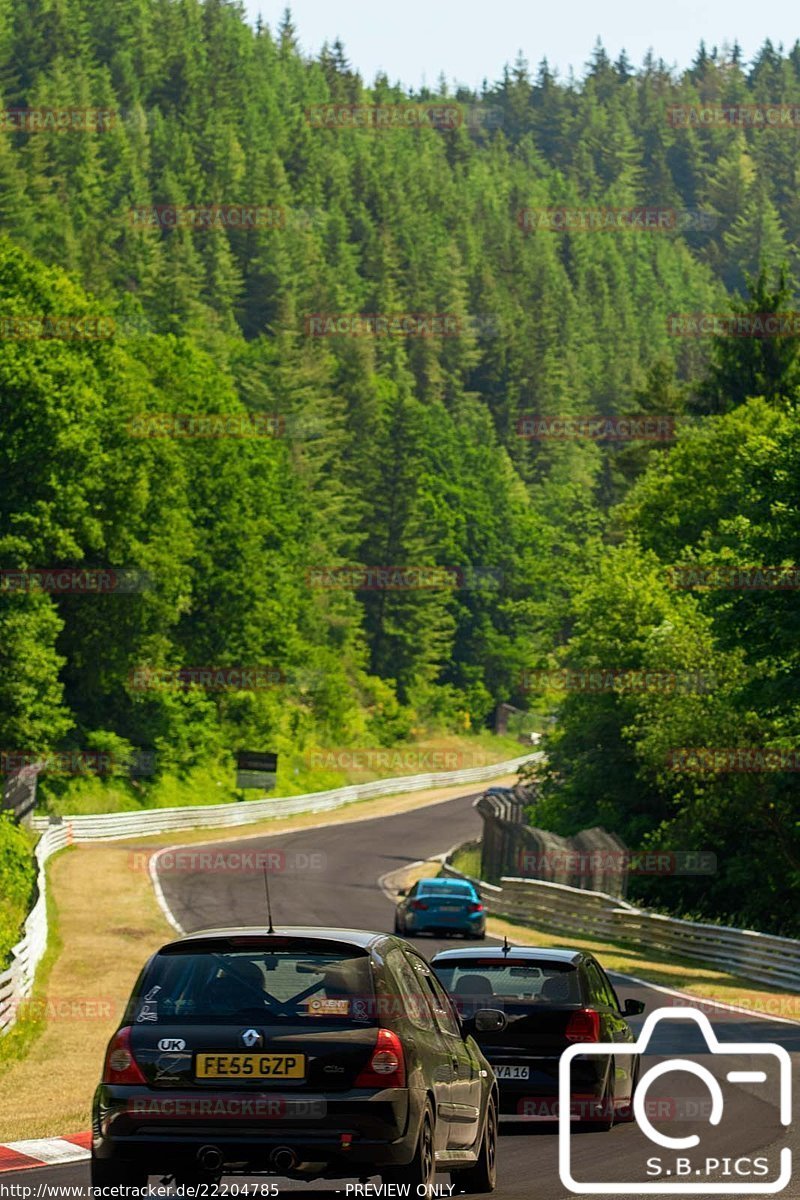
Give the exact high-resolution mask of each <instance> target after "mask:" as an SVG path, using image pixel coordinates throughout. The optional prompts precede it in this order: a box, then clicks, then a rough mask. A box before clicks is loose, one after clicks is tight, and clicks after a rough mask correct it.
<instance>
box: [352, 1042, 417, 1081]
mask: <svg viewBox="0 0 800 1200" xmlns="http://www.w3.org/2000/svg"><path fill="white" fill-rule="evenodd" d="M353 1086H354V1087H381V1088H385V1087H405V1086H406V1063H405V1058H404V1056H403V1044H402V1042H401V1041H400V1038H399V1037H398V1036H397V1034H396V1033H394V1032H393V1031H392V1030H391V1029H379V1030H378V1040H377V1042H376V1043H375V1049H374V1050H373V1051H372V1054H371V1055H370V1060H369V1062H368V1063H367V1065H366V1066H365V1067H364V1069H363V1071H360V1072H359V1074H358V1076H357V1078H356V1081H355V1084H354V1085H353Z"/></svg>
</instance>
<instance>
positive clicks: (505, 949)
mask: <svg viewBox="0 0 800 1200" xmlns="http://www.w3.org/2000/svg"><path fill="white" fill-rule="evenodd" d="M510 949H511V947H510V946H509V944H508V937H507V936H506V934H503V954H508V952H509V950H510Z"/></svg>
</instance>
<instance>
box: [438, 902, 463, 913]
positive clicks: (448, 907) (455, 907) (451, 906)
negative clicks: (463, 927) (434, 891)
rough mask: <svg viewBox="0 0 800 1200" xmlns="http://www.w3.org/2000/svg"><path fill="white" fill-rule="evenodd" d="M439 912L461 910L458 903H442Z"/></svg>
mask: <svg viewBox="0 0 800 1200" xmlns="http://www.w3.org/2000/svg"><path fill="white" fill-rule="evenodd" d="M439 912H461V909H460V908H459V907H458V905H457V904H442V905H441V907H440V908H439Z"/></svg>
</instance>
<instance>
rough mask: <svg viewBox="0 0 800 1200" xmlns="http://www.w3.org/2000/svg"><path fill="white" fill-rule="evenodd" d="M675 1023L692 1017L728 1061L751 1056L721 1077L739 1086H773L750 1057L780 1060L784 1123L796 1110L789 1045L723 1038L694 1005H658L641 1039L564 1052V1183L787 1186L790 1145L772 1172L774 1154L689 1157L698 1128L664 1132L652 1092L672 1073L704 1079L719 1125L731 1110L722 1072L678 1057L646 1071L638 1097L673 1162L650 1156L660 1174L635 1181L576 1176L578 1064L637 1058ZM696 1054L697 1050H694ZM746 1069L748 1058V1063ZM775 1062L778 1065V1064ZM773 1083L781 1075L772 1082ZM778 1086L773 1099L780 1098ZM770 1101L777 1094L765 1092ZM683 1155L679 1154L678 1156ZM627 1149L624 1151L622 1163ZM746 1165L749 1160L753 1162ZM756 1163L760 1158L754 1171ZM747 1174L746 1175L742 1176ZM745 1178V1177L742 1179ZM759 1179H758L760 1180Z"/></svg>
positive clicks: (642, 1126) (648, 1190) (645, 1189)
mask: <svg viewBox="0 0 800 1200" xmlns="http://www.w3.org/2000/svg"><path fill="white" fill-rule="evenodd" d="M671 1021H692V1022H694V1024H695V1025H696V1026H698V1027H699V1029H700V1032H701V1033H702V1035H703V1038H704V1040H705V1043H706V1047H707V1055H708V1056H709V1057H713V1056H714V1055H722V1056H724V1057H725V1058H726V1059H727V1058H729V1057H731V1058H741V1059H746V1067H747V1069H742V1070H728V1071H725V1072H723V1074H722V1078H724V1079H725V1080H727V1082H728V1083H730V1084H734V1085H737V1084H739V1085H741V1084H744V1085H748V1089H749V1090H752V1089H753V1088H754V1087H755V1086H757V1085H759V1084H764V1085H766V1084H768V1081H769V1076H768V1073H767V1071H766V1070H760V1069H759V1070H756V1069H753V1067H752V1062H751V1060H752V1059H753V1058H755V1059H756V1060H761V1062H762V1063H765V1062H766V1060H768V1059H770V1060H776V1059H777V1064H778V1095H777V1099H778V1114H779V1122H780V1124H781V1125H782V1126H784V1127H786V1126H788V1125H789V1124H790V1122H791V1116H792V1066H791V1059H790V1057H789V1053H788V1051H787V1050H786V1049H784V1047H783V1046H778V1045H777V1044H775V1043H774V1042H727V1041H726V1042H720V1041H719V1040H718V1039H717V1036H716V1034H715V1033H714V1030H713V1028H712V1026H711V1022H710V1021H709V1019H708V1017H707V1016H705V1014H704V1013H701V1012H699V1011H698V1010H697V1009H694V1008H688V1007H684V1008H659V1009H656V1011H655V1012H653V1013H651V1014H650V1015H649V1016H648V1017H647V1019H646V1021H645V1022H644V1025H643V1026H642V1032H641V1034H640V1036H639V1039H638V1041H636V1042H628V1043H620V1042H597V1043H592V1044H587V1043H585V1042H582V1043H579V1044H576V1045H574V1046H570V1047H569V1049H568V1050H565V1051H564V1053H563V1054H562V1055H561V1059H560V1061H559V1079H558V1087H559V1116H558V1168H559V1175H560V1177H561V1182H562V1184H563V1185H564V1187H565V1188H567V1189H568V1190H569V1191H570V1192H574V1193H577V1194H579V1195H606V1196H609V1195H614V1196H621V1195H628V1196H631V1195H635V1196H641V1195H689V1194H694V1195H703V1196H708V1195H737V1194H738V1195H748V1196H754V1195H766V1194H774V1193H775V1192H780V1191H782V1190H783V1189H784V1188H785V1187H786V1185H787V1184H788V1183H789V1181H790V1179H791V1175H792V1152H791V1150H790V1149H789V1147H788V1146H784V1147H783V1148H782V1149H781V1150H780V1154H779V1156H777V1162H776V1169H775V1170H774V1171H773V1170H770V1169H769V1164H768V1162H767V1159H766V1158H765V1157H763V1156H761V1157H755V1158H750V1157H742V1158H738V1159H736V1160H733V1159H729V1158H728V1159H719V1158H716V1157H712V1156H710V1155H706V1153H705V1151H703V1150H702V1149H701V1151H700V1153H699V1154H698V1155H696V1156H693V1157H688V1156H686V1154H687V1152H688V1151H691V1150H695V1149H696V1148H697V1147H699V1146H700V1137H699V1135H698V1134H695V1133H692V1134H689V1135H687V1136H685V1137H672V1136H669V1135H668V1134H665V1133H662V1132H660V1131H659V1130H658V1129H656V1128H655V1127H654V1125H653V1124H652V1122H651V1120H650V1117H649V1114H648V1111H647V1094H648V1091H649V1089H650V1087H651V1085H652V1084H653V1083H654V1082H655V1081H656V1080H658V1079H660V1078H662V1077H663V1076H665V1075H667V1074H668V1073H669V1072H672V1071H680V1072H686V1073H689V1074H691V1075H694V1076H695V1077H696V1078H698V1079H700V1080H701V1082H702V1083H703V1085H704V1086H705V1088H706V1089H707V1091H708V1094H709V1096H710V1106H709V1109H708V1123H709V1125H711V1126H718V1125H719V1124H720V1123H721V1121H722V1118H723V1115H724V1111H725V1098H724V1096H723V1090H722V1087H721V1085H720V1077H719V1076H718V1075H715V1074H714V1073H713V1072H712V1071H711V1070H710V1069H709V1068H708V1067H707V1066H705V1065H702V1064H700V1063H697V1062H695V1061H693V1060H692V1059H689V1058H680V1057H674V1058H669V1059H667V1060H666V1061H664V1062H659V1063H658V1064H657V1065H655V1066H653V1067H650V1068H649V1070H647V1071H643V1072H642V1074H641V1076H640V1078H639V1083H638V1086H637V1088H636V1091H635V1092H634V1096H633V1106H632V1107H633V1115H634V1119H635V1121H636V1124H637V1125H638V1127H639V1130H640V1131H641V1132H642V1133H643V1134H644V1135H645V1137H646V1138H647V1139H648V1140H649V1141H650V1142H652V1143H654V1145H656V1146H658V1147H660V1148H661V1149H662V1150H665V1151H668V1152H670V1155H671V1157H669V1156H668V1157H666V1161H667V1162H669V1163H670V1164H671V1165H670V1166H669V1167H666V1166H662V1165H661V1164H662V1158H661V1157H656V1158H648V1159H647V1163H648V1164H649V1165H652V1164H658V1165H657V1166H655V1167H652V1169H649V1170H648V1172H647V1174H648V1175H653V1174H655V1175H657V1176H658V1180H657V1181H656V1180H654V1179H652V1178H651V1179H647V1178H645V1179H640V1180H637V1181H636V1182H633V1181H630V1182H629V1181H626V1180H623V1181H619V1182H617V1181H614V1182H609V1181H607V1180H603V1181H596V1182H589V1181H584V1180H577V1179H575V1178H574V1175H573V1161H572V1127H571V1116H570V1099H571V1093H572V1063H573V1060H574V1059H575V1058H577V1057H579V1056H580V1058H581V1059H585V1058H593V1057H601V1056H602V1057H605V1058H619V1056H620V1054H621V1052H622V1053H624V1055H626V1056H630V1058H631V1059H634V1058H635V1057H636V1056H639V1055H642V1054H644V1052H645V1050H646V1049H647V1047H648V1045H649V1044H650V1041H651V1039H652V1037H653V1032H654V1030H655V1028H656V1026H657V1025H660V1024H661V1023H663V1022H671ZM692 1053H694V1052H692ZM742 1065H743V1067H744V1065H745V1064H742ZM773 1065H774V1063H773ZM772 1086H773V1088H774V1081H773V1083H772ZM774 1094H775V1093H774V1091H773V1093H772V1097H774ZM762 1098H763V1099H770V1098H771V1097H770V1096H769V1095H768V1094H767V1093H765V1092H762ZM678 1154H680V1157H678V1156H677V1155H678ZM626 1158H627V1155H622V1154H621V1155H620V1161H623V1160H624V1159H626ZM723 1163H724V1164H725V1167H726V1170H725V1172H724V1175H723V1177H722V1178H719V1179H715V1178H714V1177H713V1176H714V1172H715V1171H716V1170H718V1169H719V1168H720V1165H721V1164H723ZM742 1164H747V1166H746V1167H744V1166H742ZM753 1164H757V1166H756V1168H755V1169H753ZM768 1174H772V1175H774V1176H775V1177H774V1178H772V1179H764V1175H768ZM743 1175H744V1176H746V1177H745V1178H741V1176H743ZM737 1176H739V1178H737ZM754 1177H755V1178H754Z"/></svg>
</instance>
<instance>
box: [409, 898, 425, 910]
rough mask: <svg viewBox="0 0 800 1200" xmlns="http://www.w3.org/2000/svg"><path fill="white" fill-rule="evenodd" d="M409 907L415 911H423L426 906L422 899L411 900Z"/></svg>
mask: <svg viewBox="0 0 800 1200" xmlns="http://www.w3.org/2000/svg"><path fill="white" fill-rule="evenodd" d="M411 907H412V908H413V909H414V911H415V912H423V911H424V910H425V909H427V907H428V906H427V904H426V903H425V901H424V900H412V901H411Z"/></svg>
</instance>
